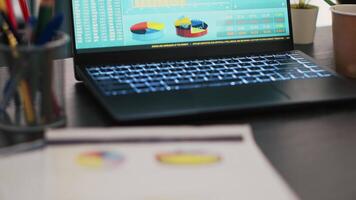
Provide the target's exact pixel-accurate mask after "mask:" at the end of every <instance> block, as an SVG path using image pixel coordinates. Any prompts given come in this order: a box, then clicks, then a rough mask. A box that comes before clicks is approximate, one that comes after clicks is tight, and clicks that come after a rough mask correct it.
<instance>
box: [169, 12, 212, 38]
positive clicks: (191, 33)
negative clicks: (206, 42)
mask: <svg viewBox="0 0 356 200" xmlns="http://www.w3.org/2000/svg"><path fill="white" fill-rule="evenodd" d="M174 25H175V27H176V32H177V35H179V36H181V37H185V38H197V37H202V36H204V35H206V34H208V24H206V23H205V22H203V21H201V20H196V19H193V20H191V19H189V18H188V17H181V18H179V19H178V20H177V21H176V22H175V24H174Z"/></svg>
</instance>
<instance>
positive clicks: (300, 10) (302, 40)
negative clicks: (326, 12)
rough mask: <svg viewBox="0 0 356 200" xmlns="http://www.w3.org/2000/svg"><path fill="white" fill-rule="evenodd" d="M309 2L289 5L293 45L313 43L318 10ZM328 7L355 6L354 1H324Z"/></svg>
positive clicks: (297, 0) (355, 1)
mask: <svg viewBox="0 0 356 200" xmlns="http://www.w3.org/2000/svg"><path fill="white" fill-rule="evenodd" d="M310 1H311V0H295V2H294V3H293V4H292V5H291V13H292V26H293V35H294V43H295V44H311V43H313V41H314V36H315V30H316V21H317V18H318V12H319V8H318V7H317V6H315V5H312V4H310ZM324 1H325V2H326V3H327V4H329V5H330V6H333V5H336V4H337V3H339V4H356V0H336V1H333V0H324Z"/></svg>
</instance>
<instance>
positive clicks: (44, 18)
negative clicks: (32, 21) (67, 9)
mask: <svg viewBox="0 0 356 200" xmlns="http://www.w3.org/2000/svg"><path fill="white" fill-rule="evenodd" d="M54 5H55V2H54V0H42V1H41V4H40V10H39V14H38V22H37V28H36V39H38V38H39V37H40V34H41V33H42V32H43V30H44V29H45V27H46V26H47V24H48V23H49V22H50V20H51V19H52V17H53V11H54Z"/></svg>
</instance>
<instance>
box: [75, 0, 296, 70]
mask: <svg viewBox="0 0 356 200" xmlns="http://www.w3.org/2000/svg"><path fill="white" fill-rule="evenodd" d="M72 1H73V0H70V1H69V2H70V18H71V21H70V22H71V30H70V32H71V36H72V40H71V41H72V51H73V52H72V53H73V56H74V62H75V64H76V65H79V66H82V65H96V64H109V63H141V62H154V61H164V60H181V59H196V58H206V57H224V56H235V55H245V54H259V53H271V52H282V51H290V50H293V49H294V44H293V30H292V21H291V10H290V2H289V0H285V1H286V3H287V6H288V23H289V32H290V37H289V39H285V40H271V41H259V42H251V43H239V44H232V45H227V44H223V45H207V46H196V47H194V46H189V47H179V48H162V49H148V50H147V49H145V50H130V51H110V52H90V53H79V52H78V51H77V49H76V44H75V33H74V17H73V11H74V10H73V3H72Z"/></svg>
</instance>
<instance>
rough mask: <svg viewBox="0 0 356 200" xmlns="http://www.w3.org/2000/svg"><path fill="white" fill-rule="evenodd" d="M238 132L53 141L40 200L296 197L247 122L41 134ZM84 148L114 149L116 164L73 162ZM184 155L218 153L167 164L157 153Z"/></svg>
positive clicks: (80, 137)
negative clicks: (131, 140) (155, 139)
mask: <svg viewBox="0 0 356 200" xmlns="http://www.w3.org/2000/svg"><path fill="white" fill-rule="evenodd" d="M239 135H240V136H242V137H243V141H223V142H222V141H220V142H184V143H182V142H160V143H136V144H132V143H131V144H125V143H117V144H109V145H108V144H90V145H88V144H82V145H75V146H74V145H63V144H62V145H55V146H51V147H50V148H48V149H47V151H46V169H47V170H46V171H47V174H46V184H45V186H46V189H45V191H46V197H45V199H51V200H77V199H85V200H97V199H105V200H117V199H124V200H236V199H246V200H257V199H258V200H260V199H273V200H295V199H297V197H296V195H295V194H294V193H293V192H292V191H291V190H290V189H289V188H288V186H287V185H286V184H285V182H284V181H283V180H282V179H281V178H280V176H279V175H278V174H277V173H276V171H275V170H274V169H273V168H272V166H271V165H270V164H269V162H268V161H267V160H266V159H265V157H264V156H263V154H262V153H261V152H260V150H259V148H258V147H257V145H256V144H255V142H254V140H253V138H252V135H251V132H250V129H249V128H248V127H247V126H231V127H226V126H224V127H195V128H193V127H169V128H146V127H145V128H138V129H137V128H133V129H130V128H129V129H88V130H65V131H53V132H49V133H48V134H47V136H48V139H49V140H50V141H61V142H62V143H63V141H70V140H75V141H80V140H86V139H92V140H97V139H99V140H100V139H101V140H108V139H109V140H110V139H112V140H117V139H120V138H126V139H127V138H143V137H148V138H152V137H161V138H166V139H169V138H184V137H198V138H203V137H213V136H221V137H223V136H224V137H229V136H239ZM103 138H104V139H103ZM90 152H109V153H111V154H113V155H114V156H112V157H114V159H113V160H111V161H112V162H113V161H115V156H116V159H117V160H116V161H118V164H110V159H109V160H106V159H104V158H102V160H100V159H99V161H98V162H99V163H104V165H103V166H99V167H92V166H91V167H90V162H91V161H90V159H89V165H88V163H84V164H83V163H80V162H79V161H78V159H79V156H80V155H84V154H86V153H90ZM185 154H187V155H186V156H188V157H189V155H193V156H194V155H195V156H197V155H198V157H199V155H200V156H202V157H203V158H202V159H203V160H204V156H207V158H208V160H209V156H210V158H211V159H212V160H214V157H215V158H218V159H216V160H215V161H213V162H208V163H205V164H201V165H199V164H196V163H195V165H189V164H187V163H185V164H186V165H183V164H182V163H180V165H179V164H176V163H175V164H172V163H168V164H167V163H164V162H163V163H162V162H160V160H159V159H157V157H159V156H161V157H159V158H162V155H163V158H167V159H171V158H173V160H174V158H175V157H174V155H178V158H177V157H176V159H178V161H179V155H181V156H182V155H185ZM167 155H168V156H167ZM170 155H171V156H172V155H173V157H171V156H170ZM165 156H166V157H165ZM84 157H85V156H84ZM180 158H181V157H180ZM185 159H188V160H189V158H185ZM198 159H199V158H198ZM94 161H95V159H94ZM175 161H177V160H175ZM183 161H184V158H183ZM205 161H206V160H205ZM210 161H211V160H210ZM95 162H97V160H96V161H95ZM179 162H182V160H180V161H179ZM184 162H186V160H185V161H184ZM193 162H194V159H193ZM105 163H106V164H107V165H105ZM188 163H189V162H188ZM203 163H204V162H203ZM91 164H92V163H91Z"/></svg>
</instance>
